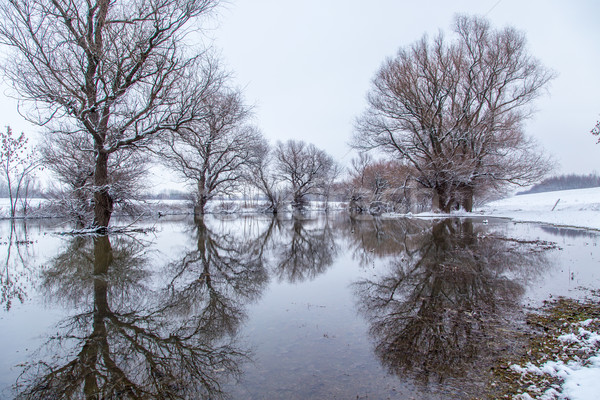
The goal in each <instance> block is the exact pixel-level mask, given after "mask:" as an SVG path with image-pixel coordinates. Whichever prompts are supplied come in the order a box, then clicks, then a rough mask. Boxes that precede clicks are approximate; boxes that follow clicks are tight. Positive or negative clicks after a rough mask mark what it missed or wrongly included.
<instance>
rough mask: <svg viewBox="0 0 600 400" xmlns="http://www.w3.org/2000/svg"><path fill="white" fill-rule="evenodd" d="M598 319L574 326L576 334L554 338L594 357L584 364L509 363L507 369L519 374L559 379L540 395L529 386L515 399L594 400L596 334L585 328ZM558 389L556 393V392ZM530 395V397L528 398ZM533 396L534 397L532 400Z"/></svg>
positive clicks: (599, 374)
mask: <svg viewBox="0 0 600 400" xmlns="http://www.w3.org/2000/svg"><path fill="white" fill-rule="evenodd" d="M594 321H595V322H598V320H593V319H588V320H586V321H582V322H579V323H576V324H574V325H578V329H577V333H571V334H567V335H561V336H559V337H558V338H557V339H558V340H559V341H561V342H563V343H564V344H565V345H570V346H576V348H577V349H578V350H580V351H581V352H582V353H583V352H592V353H595V354H596V355H595V356H593V357H590V358H588V359H587V360H585V361H583V362H582V361H569V362H567V363H565V362H563V361H547V362H545V363H544V364H542V365H540V366H537V365H534V364H532V363H527V365H525V366H524V367H523V366H520V365H516V364H513V365H511V366H510V368H511V369H512V370H513V371H515V372H517V373H518V374H521V375H522V376H524V375H527V374H533V375H540V376H542V375H548V376H552V377H556V378H559V379H560V385H559V386H557V387H553V388H550V389H548V390H546V391H544V392H543V393H540V390H539V389H538V388H536V387H532V386H530V387H529V388H528V391H527V392H525V393H521V394H519V395H517V396H515V397H514V398H515V399H519V400H530V399H540V400H552V399H568V400H596V399H598V398H599V397H600V350H599V347H600V346H599V344H600V334H599V333H598V332H597V331H596V330H594V329H592V330H588V326H590V325H591V323H592V322H594ZM557 389H558V390H557ZM532 395H533V396H532ZM534 396H535V397H534Z"/></svg>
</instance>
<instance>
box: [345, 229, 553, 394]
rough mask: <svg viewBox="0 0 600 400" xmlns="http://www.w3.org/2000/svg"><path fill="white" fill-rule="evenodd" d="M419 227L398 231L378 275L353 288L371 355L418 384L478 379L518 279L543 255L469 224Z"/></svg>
mask: <svg viewBox="0 0 600 400" xmlns="http://www.w3.org/2000/svg"><path fill="white" fill-rule="evenodd" d="M407 221H410V220H407ZM422 225H423V223H422V221H421V222H417V223H416V224H415V226H413V227H412V228H411V227H410V226H407V227H406V234H405V235H404V238H405V240H404V243H403V245H402V246H399V247H397V248H398V253H397V255H396V256H395V258H394V260H393V261H391V262H390V265H389V268H388V269H387V271H386V272H385V274H384V275H382V276H377V277H374V278H372V279H366V280H362V281H360V282H357V283H355V291H356V294H357V297H358V301H359V304H360V306H359V307H360V309H361V311H362V313H363V314H364V315H365V316H366V317H367V319H368V321H369V323H370V333H371V335H372V337H373V338H374V339H375V342H376V347H375V352H376V354H377V356H378V357H379V358H380V360H381V362H382V363H383V364H384V365H385V366H386V367H387V368H388V369H389V370H390V372H392V373H394V374H397V375H399V376H403V375H406V374H410V375H412V376H415V377H416V378H418V380H420V381H421V382H424V383H427V382H435V381H438V382H441V381H443V380H444V379H446V378H458V379H461V378H466V377H468V376H472V375H474V374H481V373H483V374H485V373H486V372H487V370H485V369H484V368H482V365H481V364H478V361H482V360H483V359H484V358H485V357H487V356H488V355H490V353H492V352H494V351H497V350H500V349H499V347H501V346H502V344H501V343H499V342H501V341H502V339H501V338H502V337H503V336H506V335H502V334H501V332H502V329H503V328H502V324H503V323H506V322H507V320H508V319H509V318H510V312H511V311H513V310H516V309H517V307H518V302H519V299H520V297H521V296H522V295H523V292H524V286H523V284H524V283H525V282H523V281H522V280H520V279H527V278H526V277H525V278H524V276H526V275H527V274H529V273H532V272H537V271H539V267H540V266H541V265H542V264H543V263H544V255H543V253H542V252H541V251H533V250H534V249H532V246H527V247H525V246H522V245H519V244H518V243H516V242H514V241H510V240H499V238H498V237H491V236H485V235H483V234H481V233H480V232H475V231H474V227H473V223H472V222H471V221H456V220H444V221H442V222H435V223H434V224H433V226H432V227H431V229H429V230H424V229H423V226H422ZM524 271H527V272H525V273H522V272H524ZM473 381H475V380H473ZM478 382H481V384H483V383H484V382H485V380H484V379H481V377H480V379H479V380H478Z"/></svg>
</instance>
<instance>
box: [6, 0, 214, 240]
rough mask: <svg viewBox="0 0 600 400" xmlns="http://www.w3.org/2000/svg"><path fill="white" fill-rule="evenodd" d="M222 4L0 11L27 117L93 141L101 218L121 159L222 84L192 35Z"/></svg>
mask: <svg viewBox="0 0 600 400" xmlns="http://www.w3.org/2000/svg"><path fill="white" fill-rule="evenodd" d="M218 2H219V1H218V0H140V1H129V0H11V1H4V2H2V4H1V6H0V42H1V43H2V44H4V45H6V47H7V48H8V49H9V50H12V51H10V52H9V53H8V56H7V57H6V59H5V60H4V63H5V71H6V72H5V75H6V77H7V78H8V80H9V82H11V83H12V85H13V87H14V89H15V91H16V93H17V96H18V97H19V99H20V100H22V101H25V102H29V103H32V107H29V108H28V109H27V110H28V111H29V112H28V113H26V117H27V118H28V119H29V120H30V121H33V122H34V123H37V124H40V125H45V124H47V123H49V122H51V123H52V124H53V127H52V129H51V130H50V131H49V132H52V131H56V130H57V128H56V126H57V125H60V130H63V131H71V132H83V133H85V135H87V136H88V137H90V138H91V139H92V141H93V145H94V153H95V154H94V166H93V168H94V176H93V184H94V221H93V226H94V227H96V228H98V230H106V228H107V227H108V225H109V223H110V217H111V213H112V210H113V198H112V196H111V188H110V183H109V174H108V164H109V158H110V157H111V155H112V154H114V153H117V152H120V151H122V150H123V149H126V148H132V147H136V146H141V145H144V144H146V143H147V141H148V140H149V139H150V138H152V137H153V136H155V135H156V134H159V133H161V132H164V131H177V130H179V129H180V128H181V126H183V125H185V124H187V123H189V122H190V121H192V120H194V119H195V118H196V116H197V115H198V114H199V113H200V112H201V107H202V105H201V104H199V103H198V99H200V98H202V97H203V96H204V95H205V93H206V92H207V91H210V86H211V85H210V83H211V82H212V81H213V80H214V79H215V77H214V76H213V72H214V70H213V68H212V65H211V63H209V62H207V61H206V58H207V57H206V52H205V51H204V52H203V51H197V50H198V49H197V48H195V47H194V46H192V45H191V43H190V42H191V40H189V34H190V33H191V32H193V31H196V30H197V29H199V28H200V20H201V19H202V17H203V16H205V15H206V14H208V13H209V12H210V11H211V10H213V9H214V8H215V6H216V5H217V4H218Z"/></svg>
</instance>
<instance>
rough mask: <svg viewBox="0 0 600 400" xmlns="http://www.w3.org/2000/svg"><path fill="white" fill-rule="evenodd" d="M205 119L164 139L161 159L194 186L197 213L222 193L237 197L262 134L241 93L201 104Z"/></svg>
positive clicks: (223, 90)
mask: <svg viewBox="0 0 600 400" xmlns="http://www.w3.org/2000/svg"><path fill="white" fill-rule="evenodd" d="M201 103H202V105H203V109H204V110H205V112H204V114H203V117H202V118H201V119H199V120H197V121H195V122H194V123H191V124H189V125H187V126H186V127H185V128H184V129H181V130H179V131H175V132H173V133H172V134H170V135H165V136H163V138H162V139H163V140H161V141H160V142H161V143H160V144H161V146H160V150H159V151H158V154H159V155H160V157H161V159H162V160H163V161H164V162H165V163H166V164H167V165H168V166H169V167H171V168H172V169H173V170H174V171H175V172H176V173H178V174H179V175H180V176H181V177H182V178H184V179H185V180H187V181H189V182H191V183H192V184H193V186H194V188H195V197H196V204H195V213H197V214H203V213H204V211H205V206H206V203H207V202H208V201H209V200H210V199H211V198H213V197H214V196H215V195H217V194H229V193H233V192H234V191H235V189H237V188H239V187H240V185H241V184H242V183H243V180H244V178H245V177H246V176H247V173H246V172H247V168H248V166H249V165H250V164H253V163H255V160H256V159H257V157H258V156H259V154H260V153H259V148H260V147H261V146H262V144H263V139H262V134H261V133H260V132H259V131H258V129H256V128H255V127H254V126H252V125H249V124H248V122H249V118H250V116H251V113H250V110H249V108H248V107H247V106H246V105H245V104H244V102H243V98H242V94H241V92H240V91H239V90H232V89H226V88H221V89H220V90H219V91H218V92H215V93H213V94H212V95H210V96H207V97H206V98H204V99H203V100H202V101H201Z"/></svg>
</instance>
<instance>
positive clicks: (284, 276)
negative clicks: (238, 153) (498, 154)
mask: <svg viewBox="0 0 600 400" xmlns="http://www.w3.org/2000/svg"><path fill="white" fill-rule="evenodd" d="M123 223H124V224H125V223H126V221H123ZM138 225H140V226H141V227H144V228H151V229H149V230H150V231H149V232H147V233H145V234H142V233H139V232H138V233H131V234H122V235H111V236H104V237H95V238H91V237H65V236H59V235H56V234H54V233H55V232H58V231H64V230H65V226H66V225H64V224H61V223H57V222H56V221H53V220H40V221H16V223H15V225H14V226H13V227H12V228H11V225H10V222H9V221H1V222H0V254H5V257H6V259H5V260H4V262H3V263H2V267H3V272H2V273H1V274H0V277H1V279H2V280H1V282H0V283H1V286H0V288H1V290H2V292H1V295H2V297H1V298H0V299H1V302H0V306H1V307H2V311H0V354H2V357H1V359H2V361H0V377H1V378H0V397H1V398H18V397H21V398H85V397H86V395H92V394H96V395H98V394H101V396H104V397H105V398H139V397H141V398H221V397H223V398H234V399H267V398H286V399H310V398H353V399H354V398H378V399H379V398H384V399H385V398H391V399H395V398H399V399H404V398H407V399H409V398H415V399H417V398H430V399H438V398H439V399H444V398H458V399H460V398H465V399H467V398H473V397H475V396H481V395H482V394H485V393H487V392H488V391H489V390H490V383H491V382H490V379H491V377H492V374H491V368H492V366H493V364H494V361H495V360H496V359H497V358H498V357H499V356H500V355H503V354H506V353H507V352H508V353H509V352H514V351H519V349H520V348H521V346H522V343H520V342H519V340H518V339H517V338H518V337H519V336H518V335H515V332H518V330H520V329H526V327H525V326H524V324H523V323H522V321H523V316H524V313H525V312H526V311H528V310H530V309H531V308H532V307H537V306H539V305H540V304H541V302H542V301H543V300H545V299H548V298H550V296H553V297H556V296H559V295H563V296H569V297H580V296H585V293H586V289H593V288H598V287H600V276H599V275H600V273H599V272H598V270H597V266H598V265H599V264H598V261H600V260H599V257H598V255H597V253H598V251H597V246H598V243H599V242H600V240H599V238H600V236H599V235H598V234H596V233H593V232H586V233H585V234H581V231H577V232H570V231H569V232H566V230H565V229H560V230H556V229H555V228H552V227H548V226H543V225H536V224H513V223H511V222H507V221H505V220H492V219H490V220H489V221H485V222H484V221H483V220H481V219H446V220H420V219H388V220H386V219H374V218H358V219H356V218H354V219H353V218H350V217H349V216H347V215H345V214H334V215H331V216H325V215H324V214H316V215H312V216H307V217H305V218H301V219H300V218H295V219H294V218H282V219H271V218H269V217H267V216H261V215H259V216H250V215H247V216H237V217H236V216H207V217H205V218H203V219H198V218H196V219H194V218H191V217H187V216H174V217H169V218H161V219H160V220H151V221H139V222H138Z"/></svg>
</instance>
